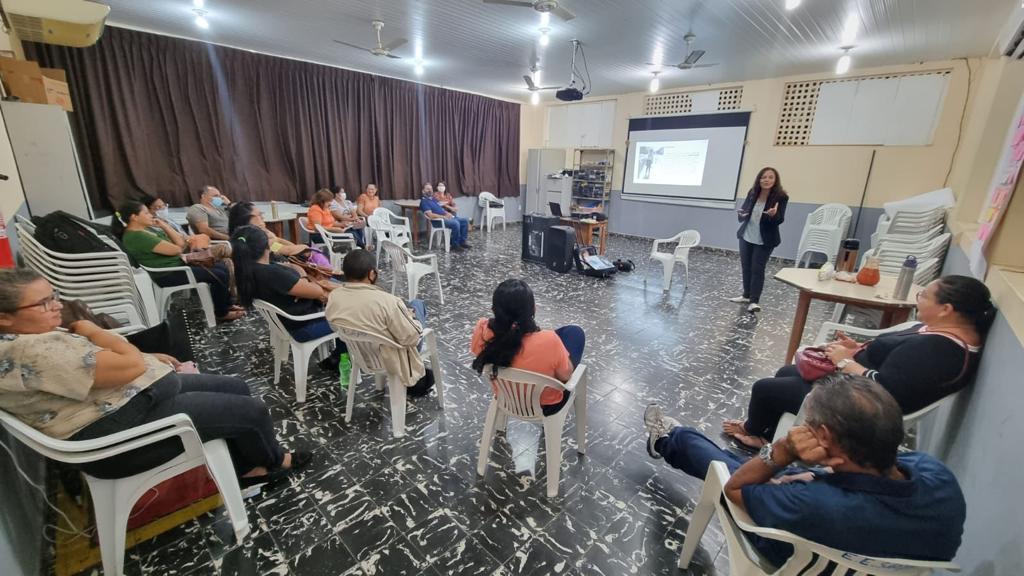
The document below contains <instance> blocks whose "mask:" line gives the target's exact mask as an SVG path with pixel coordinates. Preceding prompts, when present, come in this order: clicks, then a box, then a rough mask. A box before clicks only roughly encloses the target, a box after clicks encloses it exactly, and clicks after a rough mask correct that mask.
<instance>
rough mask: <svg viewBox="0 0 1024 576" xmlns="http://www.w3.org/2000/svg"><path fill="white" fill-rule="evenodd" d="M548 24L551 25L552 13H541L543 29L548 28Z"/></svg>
mask: <svg viewBox="0 0 1024 576" xmlns="http://www.w3.org/2000/svg"><path fill="white" fill-rule="evenodd" d="M548 24H551V13H550V12H541V13H540V25H541V26H543V27H547V26H548Z"/></svg>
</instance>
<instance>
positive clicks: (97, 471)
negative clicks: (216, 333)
mask: <svg viewBox="0 0 1024 576" xmlns="http://www.w3.org/2000/svg"><path fill="white" fill-rule="evenodd" d="M173 414H187V415H188V417H189V418H191V419H192V424H193V425H194V426H195V428H196V430H197V431H198V432H199V437H200V438H201V439H202V440H203V442H206V441H209V440H214V439H217V438H223V439H225V440H226V441H227V444H228V450H229V451H230V452H231V460H232V462H233V463H234V465H235V471H236V472H237V473H238V474H239V475H242V474H245V473H246V472H248V471H250V470H252V469H253V468H255V467H257V466H264V467H267V468H275V467H278V466H280V465H281V462H282V460H283V459H284V450H283V449H282V448H281V446H280V445H279V444H278V443H277V437H276V435H275V433H274V424H273V422H272V421H271V419H270V412H269V411H268V410H267V406H266V404H264V403H263V401H262V400H259V399H257V398H253V397H252V396H250V393H249V385H248V384H246V383H245V382H244V381H243V380H241V379H240V378H235V377H234V376H218V375H215V374H177V373H175V372H171V373H170V374H168V375H167V376H164V377H163V378H161V379H159V380H157V381H156V382H154V383H153V384H152V385H151V386H150V387H149V388H147V389H145V390H143V391H142V392H140V393H138V394H137V395H136V396H135V397H134V398H132V399H131V400H130V401H128V403H127V404H124V405H123V406H121V407H120V408H118V409H117V410H116V411H115V412H113V413H111V414H108V415H106V416H104V417H103V418H100V419H99V420H97V421H96V422H93V423H92V424H90V425H88V426H86V427H85V428H83V429H82V430H80V431H78V432H77V433H76V434H75V435H74V436H72V437H71V439H72V440H88V439H91V438H100V437H102V436H107V435H110V434H113V433H115V432H121V431H124V430H127V429H129V428H134V427H135V426H139V425H141V424H145V423H147V422H153V421H155V420H159V419H161V418H165V417H167V416H171V415H173ZM181 450H182V448H181V442H180V441H179V440H178V439H177V438H169V439H167V440H164V441H161V442H159V443H157V444H154V445H151V446H147V447H145V448H141V449H139V450H133V451H131V452H126V453H125V454H120V455H118V456H115V457H113V458H108V459H106V460H101V461H99V462H93V463H90V464H87V465H84V466H83V467H82V468H83V469H84V470H85V471H86V472H88V473H89V474H91V475H93V476H96V477H97V478H124V477H126V476H132V475H134V474H138V473H139V472H142V471H143V470H148V469H150V468H153V467H155V466H157V465H159V464H162V463H164V462H166V461H168V460H170V459H171V458H174V457H175V456H177V455H178V454H180V453H181Z"/></svg>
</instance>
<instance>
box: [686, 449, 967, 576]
mask: <svg viewBox="0 0 1024 576" xmlns="http://www.w3.org/2000/svg"><path fill="white" fill-rule="evenodd" d="M730 476H731V475H730V474H729V470H728V468H727V467H726V466H725V463H724V462H712V463H711V465H710V466H708V473H707V478H705V480H704V488H703V489H702V490H701V493H700V500H699V501H698V502H697V506H696V508H695V509H694V511H693V516H691V518H690V527H689V529H688V530H687V531H686V539H685V540H684V541H683V550H682V553H681V554H680V555H679V568H680V569H682V570H686V569H687V568H689V566H690V561H691V560H692V559H693V555H694V553H695V552H696V551H697V546H698V545H699V544H700V539H701V536H702V535H703V534H704V531H705V530H706V529H707V526H708V523H709V522H710V521H711V516H712V514H715V513H717V514H718V520H719V523H720V524H721V525H722V532H724V533H725V542H726V545H727V546H728V552H729V574H730V575H732V576H755V575H762V574H772V575H775V576H797V575H801V576H810V575H815V574H829V573H831V572H829V571H828V570H829V563H830V562H834V563H835V564H837V565H838V566H837V569H836V571H835V572H834V573H835V574H856V575H858V576H859V575H864V576H868V575H873V576H924V575H926V574H931V573H932V571H934V570H949V571H951V572H959V571H960V567H959V566H957V565H956V564H954V563H953V562H929V561H922V560H903V559H899V558H874V557H871V556H864V555H861V554H853V553H851V552H844V551H842V550H836V549H834V548H829V547H827V546H823V545H821V544H818V543H815V542H812V541H810V540H807V539H805V538H801V537H800V536H797V535H796V534H793V533H792V532H787V531H785V530H777V529H774V528H762V527H761V526H758V525H757V524H755V523H754V521H753V520H752V519H751V518H750V515H748V514H747V513H746V511H745V510H743V509H742V508H739V507H737V506H736V505H734V504H733V503H732V501H730V500H729V499H728V498H727V497H726V496H725V494H724V492H723V487H724V486H725V484H726V482H728V481H729V477H730ZM836 529H837V530H841V529H842V527H841V526H839V525H836ZM745 533H749V534H756V535H757V536H760V537H762V538H768V539H771V540H777V541H780V542H788V543H790V544H792V545H793V555H792V556H791V557H790V558H789V560H788V561H787V562H786V564H785V565H783V566H781V567H779V568H778V569H774V570H772V569H771V568H773V567H772V565H771V563H770V562H768V560H767V559H765V558H764V557H762V556H761V555H760V554H758V552H757V550H756V549H755V548H754V547H753V545H752V544H751V543H750V541H749V540H748V539H747V536H746V534H745Z"/></svg>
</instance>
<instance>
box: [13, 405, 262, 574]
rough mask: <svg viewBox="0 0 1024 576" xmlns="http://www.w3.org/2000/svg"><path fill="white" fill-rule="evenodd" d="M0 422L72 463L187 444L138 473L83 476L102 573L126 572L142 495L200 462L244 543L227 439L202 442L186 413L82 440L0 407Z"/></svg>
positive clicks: (245, 526)
mask: <svg viewBox="0 0 1024 576" xmlns="http://www.w3.org/2000/svg"><path fill="white" fill-rule="evenodd" d="M0 424H2V425H3V427H4V428H6V429H7V431H8V432H10V434H11V435H12V436H14V437H15V438H17V439H18V440H20V441H21V442H23V443H24V444H25V445H26V446H28V447H29V448H31V449H32V450H35V451H36V452H38V453H40V454H42V455H43V456H46V457H47V458H50V459H52V460H57V461H58V462H65V463H68V464H73V465H80V464H85V463H88V462H96V461H98V460H103V459H105V458H109V457H111V456H116V455H118V454H123V453H125V452H128V451H131V450H135V449H138V448H144V447H146V446H150V445H153V444H156V443H157V442H159V441H161V440H164V439H167V438H174V437H177V438H178V439H179V440H180V441H181V444H182V445H183V447H184V452H183V453H182V454H179V455H178V456H177V457H175V458H174V459H172V460H170V461H168V462H165V463H163V464H161V465H159V466H157V467H155V468H152V469H150V470H147V471H145V472H141V473H139V474H136V475H135V476H129V477H127V478H117V479H114V480H104V479H100V478H94V477H92V476H90V475H89V474H84V476H85V479H86V482H88V484H89V493H90V494H91V495H92V502H93V509H94V512H95V514H96V534H97V539H98V540H99V545H100V555H101V557H102V559H103V573H104V574H110V575H116V576H121V575H122V574H124V551H125V538H126V530H127V528H128V518H129V515H130V514H131V511H132V508H133V507H134V505H135V503H136V502H137V501H138V500H139V498H141V497H142V496H143V495H144V494H146V492H148V491H149V490H150V489H151V488H152V487H153V486H156V485H157V484H159V483H161V482H163V481H164V480H167V479H168V478H172V477H174V476H177V475H178V474H181V473H183V472H186V471H188V470H191V469H193V468H195V467H197V466H206V469H207V471H208V472H209V473H210V476H211V477H213V480H214V482H216V484H217V489H218V490H219V491H220V494H221V497H222V498H223V500H224V505H225V507H226V508H227V511H228V516H229V517H230V518H231V525H232V527H233V528H234V532H235V538H236V539H237V540H238V541H239V542H241V541H242V540H243V539H244V538H245V536H246V535H247V534H248V533H249V519H248V517H247V516H246V511H245V504H244V503H243V501H242V492H241V490H240V489H239V486H238V478H237V477H236V476H235V469H234V466H233V465H232V463H231V454H230V453H229V452H228V446H227V444H226V443H225V442H224V440H211V441H209V442H206V443H203V442H202V440H200V438H199V433H198V432H196V429H195V428H194V427H193V426H192V421H191V420H190V419H189V417H188V416H186V415H184V414H175V415H173V416H168V417H167V418H163V419H160V420H157V421H156V422H150V423H149V424H143V425H141V426H136V427H135V428H132V429H130V430H125V431H124V432H119V433H117V434H111V435H110V436H104V437H102V438H96V439H94V440H81V441H71V440H56V439H54V438H50V437H49V436H47V435H45V434H43V433H42V432H39V431H38V430H36V429H34V428H32V427H30V426H28V425H26V424H25V423H23V422H22V421H21V420H18V419H17V418H15V417H14V416H13V415H11V414H9V413H7V412H5V411H3V410H0ZM197 552H198V551H197Z"/></svg>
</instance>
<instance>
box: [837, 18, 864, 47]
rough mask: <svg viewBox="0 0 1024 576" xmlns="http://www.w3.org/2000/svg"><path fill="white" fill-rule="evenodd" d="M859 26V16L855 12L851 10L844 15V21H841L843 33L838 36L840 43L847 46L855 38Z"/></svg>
mask: <svg viewBox="0 0 1024 576" xmlns="http://www.w3.org/2000/svg"><path fill="white" fill-rule="evenodd" d="M859 28H860V17H858V16H857V14H856V13H855V12H851V13H850V15H849V16H847V17H846V21H845V22H844V23H843V34H842V36H840V37H839V39H840V43H841V44H842V45H843V46H849V45H851V44H853V43H854V41H855V40H857V32H858V31H859Z"/></svg>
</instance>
